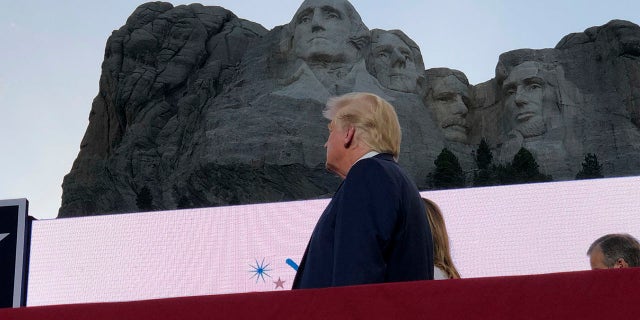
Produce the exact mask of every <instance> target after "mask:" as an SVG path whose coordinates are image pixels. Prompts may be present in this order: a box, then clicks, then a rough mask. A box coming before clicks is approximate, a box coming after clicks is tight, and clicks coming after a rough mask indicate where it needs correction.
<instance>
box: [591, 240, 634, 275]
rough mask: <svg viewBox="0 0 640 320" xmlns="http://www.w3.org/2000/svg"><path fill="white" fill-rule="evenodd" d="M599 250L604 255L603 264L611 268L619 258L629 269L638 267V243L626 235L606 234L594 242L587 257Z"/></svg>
mask: <svg viewBox="0 0 640 320" xmlns="http://www.w3.org/2000/svg"><path fill="white" fill-rule="evenodd" d="M597 249H599V250H601V251H602V254H603V255H604V264H605V265H606V266H607V267H609V268H611V267H613V266H614V265H615V263H616V261H617V260H618V259H620V258H622V259H624V261H625V262H626V263H628V264H629V267H639V266H640V243H639V242H638V240H637V239H636V238H634V237H632V236H631V235H629V234H626V233H617V234H607V235H604V236H602V237H600V238H598V239H597V240H596V241H594V242H593V243H592V244H591V246H590V247H589V250H587V255H588V256H590V255H591V254H592V253H593V251H594V250H597Z"/></svg>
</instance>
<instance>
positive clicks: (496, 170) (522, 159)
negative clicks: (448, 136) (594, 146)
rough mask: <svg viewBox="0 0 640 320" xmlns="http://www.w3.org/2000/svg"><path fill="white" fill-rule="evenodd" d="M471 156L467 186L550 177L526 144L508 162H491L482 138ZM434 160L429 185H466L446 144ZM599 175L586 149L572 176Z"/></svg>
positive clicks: (456, 161) (545, 180)
mask: <svg viewBox="0 0 640 320" xmlns="http://www.w3.org/2000/svg"><path fill="white" fill-rule="evenodd" d="M474 160H475V163H476V165H477V167H478V168H477V170H475V172H474V173H473V180H472V181H471V186H474V187H483V186H496V185H508V184H519V183H533V182H548V181H553V177H552V176H551V175H547V174H544V173H542V172H540V168H539V166H538V163H537V162H536V159H535V158H534V157H533V154H531V152H530V151H529V150H527V149H526V148H520V150H519V151H518V153H516V155H515V156H514V157H513V160H512V161H511V162H508V163H504V164H495V163H493V154H492V153H491V149H489V144H488V143H487V142H486V141H485V140H484V139H482V140H481V141H480V145H479V146H478V149H477V150H476V151H475V155H474ZM434 164H435V165H436V167H435V169H434V170H433V171H432V172H431V173H429V176H428V181H429V185H430V187H431V188H433V189H452V188H463V187H466V186H467V185H468V183H467V179H466V176H465V173H464V171H462V167H461V166H460V163H459V161H458V158H457V157H456V156H455V155H454V154H453V153H452V152H451V151H449V150H448V149H447V148H444V149H442V152H440V154H439V155H438V157H437V158H436V160H435V161H434ZM603 177H604V176H603V175H602V165H601V164H599V163H598V157H597V156H596V155H595V154H593V153H587V155H586V156H585V158H584V161H583V162H582V169H581V170H580V171H579V172H578V174H577V175H576V179H595V178H603Z"/></svg>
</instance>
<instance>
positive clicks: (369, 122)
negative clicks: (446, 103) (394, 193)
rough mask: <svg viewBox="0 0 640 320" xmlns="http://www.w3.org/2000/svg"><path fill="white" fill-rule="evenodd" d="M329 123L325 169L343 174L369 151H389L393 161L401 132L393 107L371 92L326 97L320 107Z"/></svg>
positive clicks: (396, 153) (398, 152)
mask: <svg viewBox="0 0 640 320" xmlns="http://www.w3.org/2000/svg"><path fill="white" fill-rule="evenodd" d="M323 115H324V117H325V118H327V119H329V120H331V122H330V123H329V138H328V139H327V142H326V143H325V148H327V163H326V165H327V169H329V170H330V171H333V172H335V173H337V174H338V175H339V176H341V177H343V178H344V177H345V176H346V175H347V172H348V171H349V169H350V168H351V166H352V165H353V164H354V163H355V161H357V160H358V159H359V158H360V157H361V156H362V155H364V154H365V153H367V152H369V151H377V152H380V153H389V154H391V155H393V158H394V159H395V160H396V161H397V160H398V156H399V155H400V140H401V137H402V133H401V131H400V123H399V122H398V116H397V115H396V111H395V109H394V108H393V106H392V105H391V104H389V102H387V101H386V100H384V99H382V98H380V97H379V96H377V95H375V94H372V93H364V92H354V93H348V94H345V95H342V96H339V97H334V98H331V99H329V101H328V102H327V107H326V108H325V110H324V111H323Z"/></svg>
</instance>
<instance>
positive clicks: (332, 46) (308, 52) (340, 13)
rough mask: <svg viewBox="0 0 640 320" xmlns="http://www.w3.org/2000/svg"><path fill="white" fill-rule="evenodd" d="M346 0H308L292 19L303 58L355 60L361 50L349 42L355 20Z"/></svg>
mask: <svg viewBox="0 0 640 320" xmlns="http://www.w3.org/2000/svg"><path fill="white" fill-rule="evenodd" d="M348 12H349V11H348V9H347V3H346V1H343V0H307V1H305V2H303V3H302V5H301V6H300V8H299V9H298V11H297V12H296V14H295V16H294V19H293V21H292V23H293V24H294V32H293V50H294V52H295V54H296V56H298V57H299V58H302V59H303V60H305V61H312V62H313V61H316V62H352V61H354V60H355V58H356V57H357V54H358V50H357V49H356V48H355V47H354V46H353V45H351V44H350V43H349V38H350V37H351V36H352V35H353V33H354V30H353V24H352V22H351V20H350V19H351V17H350V16H349V14H348Z"/></svg>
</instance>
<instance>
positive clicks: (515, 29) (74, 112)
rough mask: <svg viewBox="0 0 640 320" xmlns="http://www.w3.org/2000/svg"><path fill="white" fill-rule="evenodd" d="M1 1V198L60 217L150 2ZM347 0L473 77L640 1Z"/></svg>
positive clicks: (285, 15) (242, 3) (243, 0)
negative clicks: (103, 77) (110, 74)
mask: <svg viewBox="0 0 640 320" xmlns="http://www.w3.org/2000/svg"><path fill="white" fill-rule="evenodd" d="M0 1H1V3H2V5H1V6H0V155H1V156H0V199H13V198H27V199H29V202H30V210H29V212H30V214H31V215H32V216H34V217H36V218H38V219H49V218H54V217H55V216H56V215H57V212H58V208H59V206H60V201H61V195H62V188H61V184H62V179H63V177H64V175H66V174H67V173H68V172H69V170H70V169H71V165H72V163H73V160H74V159H75V158H76V156H77V154H78V151H79V146H80V141H81V140H82V137H83V135H84V131H85V130H86V127H87V125H88V116H89V111H90V109H91V102H92V100H93V98H94V97H95V96H96V94H97V92H98V80H99V77H100V71H101V70H100V64H101V63H102V59H103V54H104V48H105V43H106V41H107V38H108V37H109V35H110V34H111V32H112V31H113V30H115V29H118V28H120V27H121V26H122V25H123V24H124V23H125V22H126V19H127V18H128V17H129V15H131V13H132V12H133V11H134V9H135V8H136V7H137V6H138V5H140V4H142V3H144V2H136V1H131V0H126V1H125V0H110V1H104V0H102V1H98V0H86V1H80V0H77V1H65V0H61V1H44V0H42V1H34V0H21V1H10V0H0ZM172 3H173V4H174V5H179V4H188V3H190V2H177V1H174V2H172ZM199 3H202V4H204V5H219V6H222V7H225V8H227V9H229V10H231V11H233V12H234V13H235V14H236V15H237V16H238V17H240V18H243V19H247V20H251V21H254V22H257V23H260V24H262V25H263V26H264V27H265V28H267V29H271V28H273V27H274V26H277V25H282V24H285V23H288V22H289V21H290V20H291V17H292V16H293V14H294V12H295V11H296V9H297V8H298V6H299V5H300V4H301V3H302V1H301V0H299V1H292V0H279V1H264V0H262V1H255V0H225V1H201V2H199ZM351 3H352V4H353V5H354V6H355V7H356V9H357V10H358V12H359V13H360V15H361V16H362V19H363V21H364V22H365V24H366V25H367V26H368V27H369V28H370V29H374V28H380V29H400V30H403V31H404V32H405V33H406V34H407V35H409V37H411V38H412V39H413V40H414V41H415V42H416V43H417V44H418V45H419V46H420V49H421V50H422V54H423V58H424V61H425V65H426V67H427V68H432V67H449V68H454V69H458V70H461V71H463V72H464V73H465V74H466V75H467V76H468V78H469V80H470V82H471V83H473V84H477V83H480V82H484V81H487V80H489V79H491V78H492V77H493V72H494V69H495V64H496V62H497V60H498V55H499V54H500V53H503V52H506V51H510V50H514V49H521V48H532V49H542V48H551V47H554V46H555V45H556V43H557V42H558V41H559V40H560V39H561V38H562V37H563V36H564V35H566V34H569V33H573V32H582V31H584V30H585V29H586V28H589V27H592V26H600V25H603V24H605V23H607V22H608V21H610V20H612V19H623V20H629V21H632V22H634V23H636V24H638V23H640V1H637V0H623V1H602V0H599V1H594V0H584V1H576V0H571V1H557V0H555V1H551V0H539V1H521V0H505V1H499V0H482V1H480V0H447V1H444V0H440V1H423V0H415V1H408V0H398V1H395V2H389V1H386V0H385V1H380V0H357V1H356V0H354V1H351ZM392 3H393V5H392Z"/></svg>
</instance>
